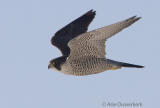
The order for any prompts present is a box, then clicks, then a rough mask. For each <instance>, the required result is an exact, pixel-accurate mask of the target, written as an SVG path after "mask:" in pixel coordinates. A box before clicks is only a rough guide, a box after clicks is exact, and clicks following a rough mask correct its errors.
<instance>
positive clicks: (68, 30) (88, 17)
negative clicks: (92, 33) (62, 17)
mask: <svg viewBox="0 0 160 108" xmlns="http://www.w3.org/2000/svg"><path fill="white" fill-rule="evenodd" d="M94 17H95V11H93V10H90V11H88V12H87V13H85V14H84V15H82V16H81V17H79V18H77V19H76V20H74V21H73V22H71V23H69V24H68V25H66V26H65V27H63V28H62V29H60V30H59V31H57V32H56V33H55V35H54V36H53V37H52V39H51V43H52V45H54V46H56V47H57V48H58V49H60V50H61V52H62V54H63V55H66V56H68V55H69V53H70V49H69V47H68V45H67V44H68V42H69V41H70V40H71V39H73V38H74V37H76V36H78V35H80V34H82V33H85V32H86V31H87V30H88V26H89V24H90V23H91V21H92V20H93V19H94Z"/></svg>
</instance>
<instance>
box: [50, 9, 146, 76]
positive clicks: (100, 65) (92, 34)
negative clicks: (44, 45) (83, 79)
mask: <svg viewBox="0 0 160 108" xmlns="http://www.w3.org/2000/svg"><path fill="white" fill-rule="evenodd" d="M95 15H96V11H94V10H93V9H92V10H89V11H88V12H86V13H85V14H83V15H82V16H80V17H79V18H77V19H76V20H74V21H72V22H71V23H69V24H68V25H66V26H64V27H63V28H62V29H60V30H58V31H57V32H56V33H55V34H54V35H53V36H52V38H51V44H52V45H53V46H55V47H57V48H58V49H59V50H60V51H61V53H62V56H60V57H57V58H54V59H52V60H50V62H49V65H48V69H50V68H51V69H54V70H56V71H59V72H62V73H64V74H67V75H74V76H84V75H92V74H98V73H101V72H104V71H107V70H116V69H120V68H122V67H129V68H143V67H144V66H141V65H135V64H130V63H124V62H119V61H114V60H111V59H108V58H106V51H105V43H106V40H108V39H109V38H110V37H112V36H113V35H115V34H116V33H118V32H120V31H122V30H123V29H124V28H127V27H128V26H130V25H132V24H133V23H135V22H136V21H138V20H139V19H141V17H137V16H133V17H130V18H128V19H125V20H123V21H120V22H117V23H114V24H111V25H108V26H104V27H102V28H98V29H95V30H92V31H89V32H87V30H88V26H89V24H90V23H91V22H92V20H93V19H94V17H95Z"/></svg>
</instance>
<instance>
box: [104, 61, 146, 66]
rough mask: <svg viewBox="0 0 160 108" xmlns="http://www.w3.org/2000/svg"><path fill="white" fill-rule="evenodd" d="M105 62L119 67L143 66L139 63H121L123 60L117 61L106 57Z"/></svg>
mask: <svg viewBox="0 0 160 108" xmlns="http://www.w3.org/2000/svg"><path fill="white" fill-rule="evenodd" d="M107 62H109V63H111V64H114V65H117V66H120V67H131V68H143V67H144V66H141V65H135V64H129V63H123V62H118V61H114V60H110V59H107Z"/></svg>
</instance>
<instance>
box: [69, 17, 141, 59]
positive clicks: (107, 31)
mask: <svg viewBox="0 0 160 108" xmlns="http://www.w3.org/2000/svg"><path fill="white" fill-rule="evenodd" d="M139 19H140V17H136V16H133V17H131V18H128V19H126V20H124V21H121V22H118V23H115V24H111V25H109V26H105V27H102V28H99V29H96V30H93V31H91V32H87V33H84V34H81V35H79V36H78V37H76V38H74V39H72V40H71V41H70V42H69V43H68V45H69V47H70V49H71V53H70V56H69V57H71V58H74V57H76V58H77V57H82V56H94V57H98V58H105V55H106V52H105V41H106V40H107V39H108V38H110V37H111V36H113V35H114V34H116V33H118V32H120V31H121V30H123V29H124V28H126V27H128V26H130V25H131V24H133V23H134V22H136V21H137V20H139Z"/></svg>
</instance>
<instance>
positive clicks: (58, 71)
mask: <svg viewBox="0 0 160 108" xmlns="http://www.w3.org/2000/svg"><path fill="white" fill-rule="evenodd" d="M51 69H53V70H54V71H57V72H59V71H58V70H57V69H56V68H55V67H51Z"/></svg>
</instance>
